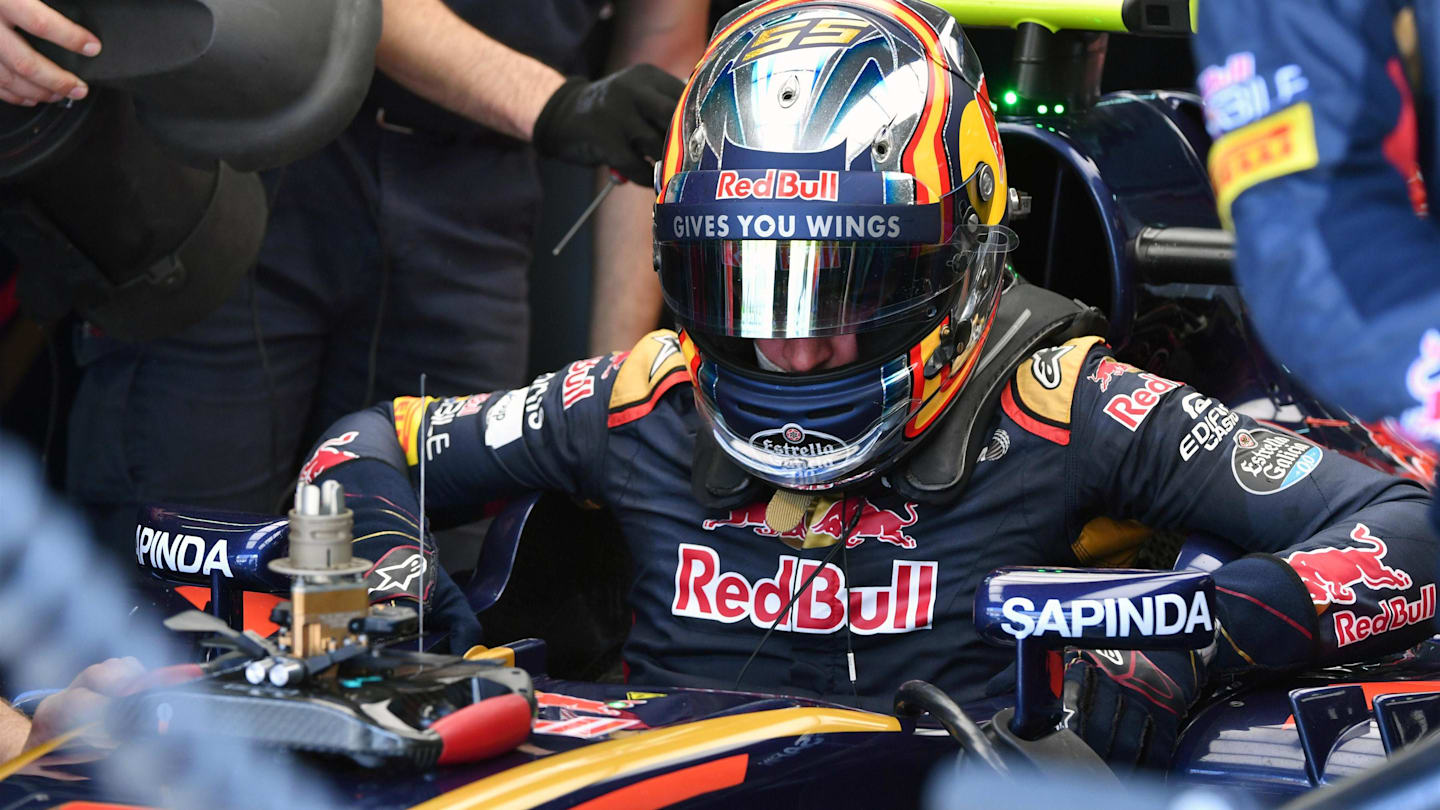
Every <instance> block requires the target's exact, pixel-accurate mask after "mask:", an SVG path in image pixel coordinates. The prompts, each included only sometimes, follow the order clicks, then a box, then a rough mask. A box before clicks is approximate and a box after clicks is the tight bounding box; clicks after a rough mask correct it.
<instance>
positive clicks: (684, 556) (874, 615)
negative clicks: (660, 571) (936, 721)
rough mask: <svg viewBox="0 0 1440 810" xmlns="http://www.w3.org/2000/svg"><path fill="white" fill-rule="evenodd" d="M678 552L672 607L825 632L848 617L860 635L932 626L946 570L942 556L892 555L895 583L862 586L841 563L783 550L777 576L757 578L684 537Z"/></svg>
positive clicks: (681, 612) (727, 620)
mask: <svg viewBox="0 0 1440 810" xmlns="http://www.w3.org/2000/svg"><path fill="white" fill-rule="evenodd" d="M678 557H679V559H678V562H677V565H676V568H675V600H674V602H672V603H671V606H670V612H671V613H673V614H674V615H676V616H687V617H690V618H692V619H704V620H706V621H712V622H721V623H724V624H734V623H736V622H741V621H749V622H750V623H751V624H753V625H754V626H756V627H759V628H764V629H767V630H768V629H769V628H770V627H771V626H772V625H773V626H774V627H775V629H776V630H780V631H784V632H790V633H821V634H824V633H835V632H839V631H842V630H844V629H845V627H846V624H847V621H848V624H849V627H850V630H851V631H852V632H854V633H857V634H859V635H874V634H878V633H910V632H914V631H916V630H929V629H930V628H931V626H932V623H933V621H934V613H935V601H936V599H935V583H936V580H937V579H938V575H939V570H940V564H939V563H937V562H934V561H928V560H926V561H921V560H892V561H891V575H890V584H889V585H880V586H874V587H864V588H857V587H850V586H848V585H847V584H846V582H845V572H844V571H843V570H841V569H840V568H839V567H837V566H835V565H831V564H829V563H826V564H825V565H824V566H823V567H822V566H821V565H820V562H819V561H818V560H806V559H802V558H799V557H792V556H789V555H782V556H781V557H780V560H779V564H778V565H777V566H776V570H775V576H774V577H772V578H767V579H761V580H757V581H755V582H751V581H750V580H749V579H747V578H746V577H745V575H743V574H739V573H735V572H733V571H722V570H721V564H720V554H719V552H717V551H716V550H715V549H713V548H709V547H708V546H699V545H692V544H690V543H681V544H680V547H679V550H678ZM817 569H818V572H817ZM812 574H814V575H815V578H814V580H810V576H811V575H812ZM807 580H810V587H809V588H807V589H806V590H805V592H804V593H802V594H800V595H799V596H798V597H796V598H795V600H794V603H793V604H791V605H790V607H789V609H788V610H787V609H786V603H787V602H789V601H790V598H791V594H793V593H794V592H795V589H796V588H797V587H799V585H801V584H802V583H804V582H806V581H807ZM782 610H784V614H783V615H782V614H781V611H782Z"/></svg>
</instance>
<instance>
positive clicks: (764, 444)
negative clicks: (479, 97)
mask: <svg viewBox="0 0 1440 810" xmlns="http://www.w3.org/2000/svg"><path fill="white" fill-rule="evenodd" d="M655 184H656V191H657V193H658V198H657V200H656V206H655V263H656V269H657V270H658V272H659V274H660V281H661V287H662V289H663V291H664V295H665V300H666V303H667V304H668V305H669V307H670V308H671V310H672V311H673V312H674V314H675V316H676V318H677V320H678V321H679V325H680V327H681V334H680V346H681V349H682V351H683V352H684V354H685V359H686V361H687V364H688V367H689V370H690V378H691V381H692V382H693V384H694V386H695V399H696V404H697V408H698V411H699V413H700V414H701V416H702V418H703V419H704V422H705V423H706V426H708V428H709V431H710V433H711V434H712V435H713V436H714V438H715V440H716V442H717V443H718V445H719V447H720V448H721V449H722V450H723V451H724V452H725V453H726V454H727V455H728V456H729V457H730V459H732V460H733V461H734V462H735V463H736V464H738V465H739V466H740V468H741V469H743V470H745V471H746V472H748V473H749V474H751V475H752V476H754V477H756V478H759V479H761V480H763V481H766V482H768V483H770V484H772V485H775V486H777V487H782V488H788V489H800V490H824V489H830V488H833V487H839V486H843V485H846V484H849V483H852V482H855V481H859V480H861V479H864V478H867V477H869V476H872V475H874V474H876V473H877V472H880V471H883V470H884V469H885V468H886V467H887V466H889V465H891V464H893V463H894V462H895V461H897V460H899V459H900V458H901V457H903V456H904V454H905V453H907V452H908V451H910V450H912V449H913V448H914V447H916V446H918V445H919V443H920V442H921V441H922V440H923V438H924V437H925V435H926V432H927V431H928V430H929V429H930V428H932V427H933V426H934V425H935V424H936V423H937V422H938V420H939V419H940V417H941V416H942V415H943V414H944V413H945V412H946V410H947V409H948V408H949V407H950V405H951V403H953V402H954V400H955V398H956V395H957V394H958V393H959V392H960V390H961V388H962V387H963V386H964V385H965V381H966V379H967V378H968V377H969V376H970V375H971V373H972V372H973V371H974V369H975V366H976V363H977V361H978V360H979V358H980V351H981V347H982V346H983V345H984V342H985V338H986V335H987V333H988V331H989V328H990V325H991V324H992V323H993V322H994V318H995V311H996V308H997V306H998V304H999V300H1000V291H1001V288H1002V283H1001V281H1002V276H1003V274H1004V273H1003V271H1004V257H1005V254H1006V253H1007V252H1008V251H1009V250H1010V249H1012V248H1013V246H1014V234H1013V232H1011V231H1009V230H1008V229H1006V228H1004V227H1003V226H1002V225H1001V221H1002V220H1003V219H1004V216H1005V204H1006V199H1007V196H1008V189H1007V185H1006V175H1005V161H1004V157H1003V153H1002V151H1001V147H1000V138H999V135H998V133H997V132H996V128H995V119H994V115H993V107H992V105H991V103H990V99H989V96H988V92H987V90H986V87H985V79H984V76H983V75H982V73H981V69H980V64H979V60H978V59H977V58H976V56H975V53H974V51H973V50H972V48H971V46H970V43H969V41H968V40H967V39H966V38H965V35H964V33H963V32H962V31H961V30H960V26H959V25H958V24H957V23H956V22H955V20H954V18H952V17H951V16H950V15H949V14H947V13H946V12H944V11H942V10H940V9H938V8H936V7H934V6H931V5H929V4H927V3H922V2H916V0H832V1H822V2H797V1H796V0H760V1H758V2H752V3H748V4H746V5H743V6H741V7H740V8H738V9H736V10H735V11H733V12H731V13H730V14H729V15H727V16H726V17H725V18H723V19H722V20H721V21H720V23H719V24H718V26H717V27H716V33H715V35H714V37H713V38H712V40H711V42H710V44H709V46H708V48H707V50H706V52H705V54H704V56H703V57H702V58H701V60H700V62H699V64H698V65H697V66H696V69H695V71H694V73H693V74H692V75H691V78H690V81H689V83H688V84H687V86H686V88H685V92H684V95H683V96H682V97H681V102H680V105H679V106H678V107H677V108H676V111H675V114H674V117H673V120H672V122H671V125H670V130H669V134H668V138H667V143H666V149H665V155H664V159H663V160H661V161H660V162H658V163H657V165H656V183H655ZM837 336H846V337H845V338H843V339H845V340H853V341H854V343H855V348H856V351H855V352H853V353H854V354H857V355H858V357H857V358H856V359H855V360H854V361H853V362H847V363H846V364H844V365H843V366H840V367H837V368H815V369H810V370H808V371H805V372H803V373H792V372H786V371H782V370H780V367H779V366H777V365H776V364H775V363H774V362H773V359H772V358H767V357H766V355H765V354H763V353H762V352H760V351H759V348H758V346H757V344H756V340H757V339H767V338H786V339H795V338H835V337H837ZM849 336H853V338H851V337H849ZM847 353H849V352H847ZM702 429H703V428H702Z"/></svg>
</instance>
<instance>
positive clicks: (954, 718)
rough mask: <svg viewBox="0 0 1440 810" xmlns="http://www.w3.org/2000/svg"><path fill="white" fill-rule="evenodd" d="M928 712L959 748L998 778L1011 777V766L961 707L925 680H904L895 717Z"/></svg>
mask: <svg viewBox="0 0 1440 810" xmlns="http://www.w3.org/2000/svg"><path fill="white" fill-rule="evenodd" d="M926 712H929V714H930V716H931V717H934V718H935V719H936V720H938V721H940V725H942V726H944V727H945V730H946V731H948V732H950V736H951V737H953V738H955V742H957V743H959V744H960V748H961V749H963V750H964V751H965V752H966V753H968V754H970V755H971V756H974V757H976V758H977V759H979V760H980V761H981V762H984V763H985V764H986V765H988V766H989V767H990V769H991V770H993V771H995V772H996V773H998V774H1000V775H1001V776H1009V775H1010V766H1008V765H1006V764H1005V761H1004V760H1002V759H1001V758H1000V752H999V751H997V750H996V749H995V746H994V744H993V743H991V742H990V739H989V738H988V737H986V736H985V732H983V731H981V730H980V727H979V726H978V725H976V724H975V721H974V720H971V719H970V716H969V715H967V714H966V713H965V710H964V709H961V708H960V704H958V703H956V702H955V701H954V700H952V699H951V697H950V696H949V695H947V694H945V692H944V690H942V689H941V688H940V687H938V686H936V685H934V684H932V683H927V682H926V681H920V680H915V681H906V682H905V683H902V684H900V688H899V689H897V690H895V714H896V715H899V716H901V717H916V716H919V715H920V714H923V713H926Z"/></svg>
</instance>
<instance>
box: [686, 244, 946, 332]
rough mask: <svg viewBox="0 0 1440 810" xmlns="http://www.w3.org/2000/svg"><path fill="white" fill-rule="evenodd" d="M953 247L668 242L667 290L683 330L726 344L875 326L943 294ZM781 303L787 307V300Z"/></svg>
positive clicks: (904, 315) (896, 318)
mask: <svg viewBox="0 0 1440 810" xmlns="http://www.w3.org/2000/svg"><path fill="white" fill-rule="evenodd" d="M954 249H955V247H954V246H952V245H951V244H949V243H946V244H943V245H937V246H928V245H927V246H917V245H905V244H889V243H871V242H837V241H833V240H826V241H819V240H815V241H811V240H793V241H792V240H780V241H776V240H714V241H711V242H708V243H707V242H662V243H660V250H659V259H660V261H659V271H660V283H661V288H662V290H663V291H664V294H665V300H666V303H667V304H668V305H669V306H670V307H671V309H672V310H674V311H675V313H676V315H677V316H679V317H680V319H681V321H682V322H684V323H687V324H691V325H694V326H698V327H701V328H703V329H704V330H705V331H707V332H717V333H719V334H723V335H727V336H730V337H745V338H751V339H754V338H804V337H821V336H825V335H830V334H843V333H846V332H853V331H860V330H863V329H866V328H871V327H878V326H881V325H884V324H886V323H890V322H894V321H896V320H899V319H901V318H903V317H906V316H908V314H909V313H911V312H913V311H914V310H916V309H917V308H919V307H921V306H923V305H924V304H925V303H926V302H927V301H931V300H933V299H935V298H936V297H938V296H941V295H944V294H945V293H946V291H947V290H949V289H950V288H951V287H952V286H953V285H954V283H955V282H956V281H957V280H958V277H957V276H955V275H954V271H952V270H951V269H950V266H951V265H950V264H949V263H948V262H946V261H945V259H946V257H947V256H948V255H949V251H951V250H954ZM782 298H783V300H781V299H782Z"/></svg>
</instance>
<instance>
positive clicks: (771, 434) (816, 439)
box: [750, 422, 849, 456]
mask: <svg viewBox="0 0 1440 810" xmlns="http://www.w3.org/2000/svg"><path fill="white" fill-rule="evenodd" d="M750 446H751V447H755V448H758V449H760V450H764V451H766V452H769V453H777V454H779V455H782V456H823V455H826V454H829V453H835V452H839V451H841V450H845V449H846V448H848V447H849V445H848V444H846V443H845V441H844V440H843V439H841V438H840V437H838V436H832V435H830V434H829V433H825V432H823V431H819V430H806V429H805V428H803V427H801V426H799V425H797V424H795V423H794V422H789V423H787V424H785V425H782V426H781V427H778V428H774V429H771V430H762V431H760V432H759V433H756V434H755V435H753V436H751V437H750Z"/></svg>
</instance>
